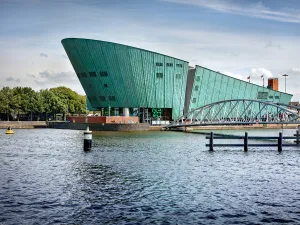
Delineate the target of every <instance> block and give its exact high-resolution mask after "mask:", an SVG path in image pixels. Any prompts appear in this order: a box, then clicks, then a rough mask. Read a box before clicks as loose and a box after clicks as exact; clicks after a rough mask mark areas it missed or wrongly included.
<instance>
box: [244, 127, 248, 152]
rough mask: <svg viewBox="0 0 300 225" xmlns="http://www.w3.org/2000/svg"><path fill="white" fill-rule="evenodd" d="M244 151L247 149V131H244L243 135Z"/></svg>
mask: <svg viewBox="0 0 300 225" xmlns="http://www.w3.org/2000/svg"><path fill="white" fill-rule="evenodd" d="M244 151H245V152H247V151H248V132H245V137H244Z"/></svg>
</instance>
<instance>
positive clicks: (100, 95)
mask: <svg viewBox="0 0 300 225" xmlns="http://www.w3.org/2000/svg"><path fill="white" fill-rule="evenodd" d="M62 45H63V46H64V48H65V50H66V53H67V55H68V57H69V59H70V61H71V63H72V65H73V68H74V70H75V72H76V74H77V77H78V79H79V81H80V83H81V85H82V87H83V89H84V90H85V92H86V95H87V99H88V101H87V106H88V109H89V110H99V111H101V112H103V113H102V115H111V116H112V115H124V116H128V114H130V115H138V116H139V117H140V121H144V122H146V121H149V120H153V119H154V120H155V119H159V120H172V119H176V118H178V117H179V116H182V115H183V113H184V112H188V111H190V110H192V109H195V108H198V107H200V106H203V105H206V104H209V103H212V102H217V101H221V100H229V99H244V98H245V99H259V100H264V101H271V102H281V103H285V104H288V102H289V101H290V100H291V97H292V95H290V94H286V93H282V92H279V91H276V90H272V89H269V88H264V87H262V86H259V85H255V84H252V83H249V82H246V81H242V80H239V79H236V78H233V77H230V76H227V75H224V74H222V73H219V72H216V71H213V70H211V69H208V68H205V67H202V66H198V65H196V66H195V68H194V67H190V66H189V63H188V62H187V61H184V60H181V59H177V58H174V57H171V56H167V55H163V54H160V53H156V52H151V51H147V50H144V49H139V48H135V47H130V46H126V45H121V44H116V43H111V42H105V41H97V40H89V39H79V38H67V39H63V40H62ZM277 84H278V83H277ZM274 87H275V86H274ZM277 89H278V87H277ZM105 111H106V112H107V111H109V113H106V112H105Z"/></svg>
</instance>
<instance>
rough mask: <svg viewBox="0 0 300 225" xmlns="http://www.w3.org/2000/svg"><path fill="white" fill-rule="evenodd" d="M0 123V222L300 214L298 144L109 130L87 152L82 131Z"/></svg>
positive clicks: (256, 219)
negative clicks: (210, 144)
mask: <svg viewBox="0 0 300 225" xmlns="http://www.w3.org/2000/svg"><path fill="white" fill-rule="evenodd" d="M268 132H269V131H268ZM272 132H274V131H272ZM289 132H290V133H293V132H294V131H285V133H286V134H287V133H289ZM4 133H5V131H4V130H0V224H1V225H2V224H183V225H185V224H284V223H287V224H300V149H297V148H289V150H285V149H284V150H283V152H282V153H281V154H279V153H278V152H277V150H276V149H255V148H251V149H250V150H249V152H248V153H244V152H243V150H242V149H219V150H216V151H215V152H213V153H210V152H208V150H207V148H206V147H204V144H205V143H207V140H205V137H204V136H203V135H199V134H185V133H179V132H178V133H177V132H139V133H138V132H137V133H136V132H132V133H114V132H105V133H97V134H96V133H94V136H93V137H94V139H93V151H91V152H83V150H82V144H83V140H82V139H83V132H82V131H73V130H55V129H41V130H38V129H35V130H15V135H13V136H7V135H5V134H4ZM276 133H277V134H278V132H276ZM264 134H266V135H268V133H267V132H266V131H264Z"/></svg>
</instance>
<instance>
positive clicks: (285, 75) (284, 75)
mask: <svg viewBox="0 0 300 225" xmlns="http://www.w3.org/2000/svg"><path fill="white" fill-rule="evenodd" d="M282 76H283V77H284V92H285V93H286V77H288V76H289V75H287V74H283V75H282Z"/></svg>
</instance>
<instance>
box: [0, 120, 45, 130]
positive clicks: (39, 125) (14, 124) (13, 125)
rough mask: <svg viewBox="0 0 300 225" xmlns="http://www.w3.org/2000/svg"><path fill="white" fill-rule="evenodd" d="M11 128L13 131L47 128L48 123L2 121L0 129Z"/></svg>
mask: <svg viewBox="0 0 300 225" xmlns="http://www.w3.org/2000/svg"><path fill="white" fill-rule="evenodd" d="M7 127H11V128H13V129H16V128H21V129H31V128H46V127H47V123H46V121H0V128H7Z"/></svg>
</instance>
